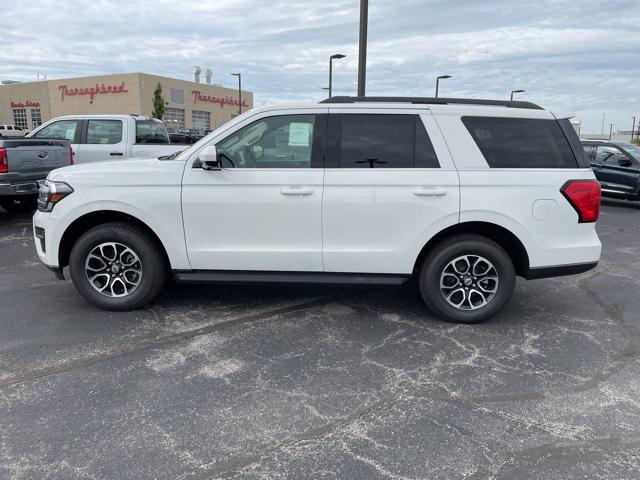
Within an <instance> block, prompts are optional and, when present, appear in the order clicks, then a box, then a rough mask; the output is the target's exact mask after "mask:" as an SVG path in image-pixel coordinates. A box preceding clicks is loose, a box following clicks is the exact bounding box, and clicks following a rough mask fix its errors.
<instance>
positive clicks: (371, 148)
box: [328, 114, 439, 168]
mask: <svg viewBox="0 0 640 480" xmlns="http://www.w3.org/2000/svg"><path fill="white" fill-rule="evenodd" d="M330 122H331V126H330V137H332V138H331V139H330V141H329V142H328V143H329V157H330V165H328V166H339V167H340V168H414V167H417V168H438V167H439V164H438V159H437V157H436V153H435V151H434V149H433V145H432V144H431V140H430V139H429V136H428V135H427V131H426V130H425V128H424V124H423V123H422V120H421V119H420V117H419V116H418V115H385V114H379V115H370V114H342V115H331V120H330Z"/></svg>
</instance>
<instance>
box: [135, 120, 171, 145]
mask: <svg viewBox="0 0 640 480" xmlns="http://www.w3.org/2000/svg"><path fill="white" fill-rule="evenodd" d="M136 143H169V134H168V133H167V127H165V126H164V123H162V122H161V121H160V120H155V119H152V118H150V119H148V120H136Z"/></svg>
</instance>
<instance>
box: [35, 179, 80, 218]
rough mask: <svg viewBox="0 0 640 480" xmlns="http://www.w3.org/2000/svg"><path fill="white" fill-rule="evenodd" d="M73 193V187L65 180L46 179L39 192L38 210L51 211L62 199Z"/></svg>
mask: <svg viewBox="0 0 640 480" xmlns="http://www.w3.org/2000/svg"><path fill="white" fill-rule="evenodd" d="M72 193H73V188H71V187H70V186H69V185H67V184H66V183H64V182H52V181H51V180H45V182H44V184H42V186H41V187H40V190H39V193H38V210H40V211H41V212H50V211H51V210H53V207H55V206H56V203H58V202H59V201H60V200H62V199H63V198H65V197H66V196H67V195H71V194H72Z"/></svg>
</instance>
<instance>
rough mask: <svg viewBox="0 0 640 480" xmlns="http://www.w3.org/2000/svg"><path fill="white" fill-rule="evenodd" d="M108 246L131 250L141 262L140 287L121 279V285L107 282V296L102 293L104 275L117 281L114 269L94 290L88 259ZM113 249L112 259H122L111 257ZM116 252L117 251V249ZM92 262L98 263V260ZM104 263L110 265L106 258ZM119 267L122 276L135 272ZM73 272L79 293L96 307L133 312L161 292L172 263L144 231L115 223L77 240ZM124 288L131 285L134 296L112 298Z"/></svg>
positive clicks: (97, 228)
mask: <svg viewBox="0 0 640 480" xmlns="http://www.w3.org/2000/svg"><path fill="white" fill-rule="evenodd" d="M108 243H115V244H118V245H121V246H124V247H127V248H128V249H130V251H131V252H133V254H134V255H135V256H137V258H138V259H139V262H140V263H136V264H135V266H136V270H138V268H137V266H138V265H139V271H140V272H141V277H140V278H138V282H139V283H138V284H137V285H136V286H132V285H131V284H129V283H128V282H127V283H125V282H123V281H121V280H116V282H118V283H117V284H116V283H115V282H114V281H111V280H106V281H107V282H109V281H111V284H110V286H107V287H105V291H106V292H107V293H100V291H98V290H97V288H98V287H99V286H100V284H101V283H102V282H104V279H105V277H104V274H108V275H109V276H110V277H111V278H112V280H113V279H115V277H114V275H115V274H113V272H112V271H111V270H110V268H112V267H108V269H107V270H104V273H101V275H102V276H101V277H100V278H99V279H98V280H95V282H96V283H97V284H98V286H96V287H94V286H93V285H92V283H91V281H90V280H89V276H88V274H87V271H86V270H85V266H86V261H87V258H88V257H89V254H90V253H92V252H94V253H96V252H97V251H96V250H95V249H96V248H99V246H100V245H103V244H108ZM109 248H111V247H107V251H108V252H109V256H110V257H111V256H113V257H114V258H118V260H121V258H122V257H121V255H122V253H120V254H118V253H116V254H114V255H111V250H109ZM114 248H115V247H114ZM98 251H99V250H98ZM113 251H114V252H116V250H113ZM121 252H122V250H121ZM118 255H120V256H118ZM130 258H134V257H133V256H132V257H130ZM92 261H94V262H95V261H96V260H92ZM100 262H102V263H105V264H107V262H108V261H107V260H106V259H103V260H100ZM116 263H117V262H116ZM92 266H93V267H96V266H97V267H100V268H99V270H98V271H99V272H102V271H103V270H102V269H101V263H98V264H97V265H96V264H93V265H92ZM116 266H117V265H116ZM119 268H120V270H119V271H118V272H116V273H119V274H120V275H119V276H120V277H122V276H123V275H127V272H130V271H131V270H127V268H128V267H126V266H120V267H119ZM69 273H70V275H71V280H73V284H74V285H75V287H76V289H77V290H78V292H79V293H80V294H81V295H82V296H83V297H84V298H85V299H86V300H88V301H89V302H91V303H92V304H93V305H95V306H97V307H99V308H101V309H103V310H133V309H136V308H141V307H144V306H145V305H147V304H148V303H149V302H151V301H152V300H153V299H154V298H155V297H156V296H157V295H158V294H159V293H160V291H161V290H162V288H163V287H164V284H165V281H166V279H167V275H168V262H167V260H166V257H165V254H164V251H163V249H162V246H161V245H159V244H158V241H157V240H156V239H155V238H154V237H153V236H151V235H150V234H149V233H147V232H146V231H145V230H144V229H142V228H140V227H138V226H136V225H133V224H129V223H126V222H113V223H105V224H103V225H99V226H97V227H94V228H92V229H90V230H88V231H87V232H85V233H84V234H83V235H82V236H81V237H80V238H79V239H78V240H77V241H76V243H75V244H74V246H73V248H72V250H71V256H70V258H69ZM133 275H134V280H135V278H136V277H135V275H136V273H135V272H134V273H133ZM116 276H118V275H116ZM126 278H127V277H125V279H126ZM122 285H126V286H128V287H129V289H131V291H130V293H128V294H124V295H123V296H109V294H110V293H111V294H112V293H114V292H115V293H116V294H118V293H124V292H123V289H124V288H125V287H123V286H122ZM109 289H110V292H109Z"/></svg>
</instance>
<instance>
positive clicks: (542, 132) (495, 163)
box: [462, 117, 578, 168]
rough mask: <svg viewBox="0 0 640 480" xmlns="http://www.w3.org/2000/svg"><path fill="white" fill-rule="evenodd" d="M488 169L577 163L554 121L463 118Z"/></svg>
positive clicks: (568, 165) (563, 165)
mask: <svg viewBox="0 0 640 480" xmlns="http://www.w3.org/2000/svg"><path fill="white" fill-rule="evenodd" d="M462 122H463V123H464V125H465V126H466V127H467V130H469V133H470V134H471V136H472V137H473V139H474V140H475V142H476V144H477V145H478V148H479V149H480V151H481V152H482V154H483V155H484V158H485V159H486V161H487V163H488V164H489V166H490V167H491V168H576V167H577V166H578V163H577V161H576V157H575V156H574V154H573V151H572V150H571V147H570V145H569V142H568V140H567V138H566V137H565V134H564V133H563V131H562V129H561V127H560V125H558V122H557V121H555V120H542V119H529V118H501V117H463V118H462Z"/></svg>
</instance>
